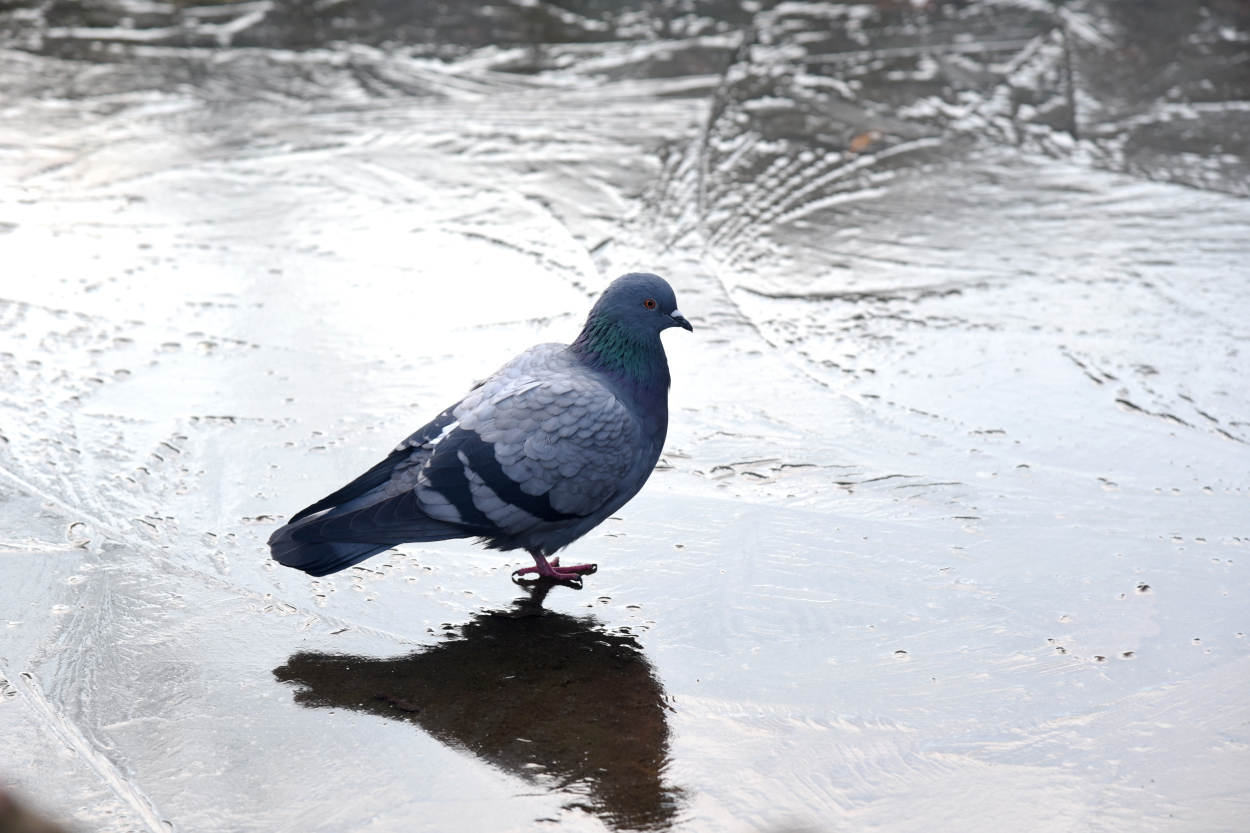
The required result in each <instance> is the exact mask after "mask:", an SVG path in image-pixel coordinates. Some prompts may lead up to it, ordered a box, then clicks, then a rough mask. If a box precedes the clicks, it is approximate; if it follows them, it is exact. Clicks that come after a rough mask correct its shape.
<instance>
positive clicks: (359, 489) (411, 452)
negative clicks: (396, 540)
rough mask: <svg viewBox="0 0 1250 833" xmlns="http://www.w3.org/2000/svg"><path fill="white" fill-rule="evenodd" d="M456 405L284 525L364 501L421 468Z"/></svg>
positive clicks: (453, 418)
mask: <svg viewBox="0 0 1250 833" xmlns="http://www.w3.org/2000/svg"><path fill="white" fill-rule="evenodd" d="M459 405H460V403H459V402H457V403H456V404H455V405H452V406H451V407H450V408H448V409H447V410H445V411H443V412H442V413H441V414H439V415H438V416H436V417H434V419H432V420H430V422H429V423H427V424H426V425H425V426H423V427H422V428H420V429H418V430H417V431H416V432H415V433H413V435H412V436H410V437H409V438H408V439H406V440H404V441H403V442H402V443H400V444H399V445H397V446H396V447H395V450H394V451H392V452H391V453H390V455H388V456H387V458H386V459H385V460H383V461H382V462H380V463H378V464H377V465H376V466H374V467H373V468H371V469H369V470H368V471H367V472H365V473H364V474H362V475H360V477H357V478H356V479H355V480H353V481H352V482H351V483H348V484H347V485H346V486H344V487H343V488H341V489H339V490H338V491H337V492H335V493H334V494H331V495H327V496H326V497H323V498H322V499H321V500H319V501H317V502H316V503H314V504H313V505H311V506H309V507H307V508H305V509H301V510H300V511H299V512H298V513H296V514H295V515H294V516H293V517H292V518H291V520H289V521H288V522H287V523H291V524H293V523H295V522H296V521H299V520H302V519H303V518H306V517H308V516H309V515H315V514H316V513H318V512H320V511H322V510H323V509H333V508H336V507H339V506H342V505H344V504H347V503H349V502H350V501H353V500H356V499H357V498H360V497H364V496H365V495H368V494H369V493H370V492H373V491H375V490H377V489H378V488H379V487H380V486H383V485H385V484H387V483H389V482H390V481H391V480H392V479H393V478H395V476H396V475H397V474H399V475H401V476H402V473H403V471H404V470H405V469H409V468H412V467H420V466H421V465H422V464H423V463H424V462H425V461H426V460H427V459H428V458H429V456H430V451H431V449H432V448H433V445H432V443H433V442H434V441H435V440H437V439H438V438H439V437H440V436H441V435H442V433H443V431H444V430H445V429H446V428H447V426H449V425H451V424H453V423H454V422H455V421H456V417H455V416H454V411H455V410H456V408H457V407H459Z"/></svg>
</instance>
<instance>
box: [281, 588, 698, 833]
mask: <svg viewBox="0 0 1250 833" xmlns="http://www.w3.org/2000/svg"><path fill="white" fill-rule="evenodd" d="M529 584H530V586H528V587H527V589H528V590H529V595H528V596H527V597H525V598H523V599H520V600H518V601H517V602H516V603H515V604H514V606H513V607H512V608H511V609H510V610H506V611H497V612H487V613H481V614H477V615H476V616H474V617H473V618H472V619H471V620H470V621H469V622H467V623H466V624H464V625H463V626H462V627H461V628H460V629H459V631H458V632H457V633H454V634H452V635H451V636H450V638H448V639H447V640H446V641H444V642H440V643H438V644H436V645H431V646H428V647H425V648H421V649H419V650H417V651H414V652H412V653H410V654H406V655H404V656H399V657H392V658H386V659H378V658H374V657H359V656H345V655H342V654H324V653H313V652H300V653H296V654H294V655H292V656H291V657H290V659H288V660H287V662H286V664H285V665H282V666H280V667H278V668H276V669H274V672H273V673H274V676H275V677H277V678H278V679H279V680H280V681H282V682H286V683H292V684H294V685H296V686H298V687H299V688H298V690H297V691H296V692H295V702H297V703H299V704H300V705H302V706H305V707H308V708H330V709H350V710H354V711H360V712H367V713H370V714H376V715H381V716H383V717H387V718H390V719H392V720H397V721H406V722H409V723H414V724H416V725H417V726H419V727H420V728H421V729H423V730H425V731H426V732H428V733H429V734H431V735H433V736H434V737H435V738H437V739H438V740H439V741H441V742H443V743H444V744H446V745H448V746H450V747H452V748H454V749H463V750H468V751H469V752H472V753H473V754H474V755H476V756H478V757H479V758H481V759H482V760H484V761H486V762H487V763H490V764H492V765H494V766H496V767H498V768H500V769H502V770H504V771H506V772H508V773H510V774H512V775H515V776H517V777H519V778H521V779H523V780H524V781H526V782H527V783H529V784H532V785H534V786H537V787H540V788H543V789H547V790H551V791H557V792H561V793H564V794H567V795H568V797H569V800H568V801H567V802H566V804H565V806H566V807H568V808H574V807H578V808H581V809H583V810H586V811H588V812H590V813H593V814H594V815H596V816H598V817H599V818H600V819H602V821H603V822H604V823H605V824H606V825H607V826H608V827H610V828H611V829H613V830H654V831H659V830H667V829H668V828H670V827H672V825H673V824H674V823H675V822H676V820H677V816H678V813H679V810H680V807H681V805H682V803H683V796H682V790H681V789H680V788H677V787H675V786H673V785H671V784H669V783H668V782H667V780H666V778H665V770H666V767H667V765H668V761H669V751H668V747H669V734H670V733H669V728H668V721H667V713H668V711H669V710H671V707H670V706H668V704H667V702H666V696H665V693H664V689H663V687H662V686H661V685H660V682H659V680H658V679H657V678H656V675H655V672H654V669H653V667H652V666H651V663H650V662H649V661H648V660H647V658H646V656H645V655H644V654H643V651H642V647H641V646H640V645H639V644H638V642H637V640H635V639H634V637H633V636H631V635H629V634H627V633H620V632H609V631H606V630H605V629H604V628H603V626H602V624H601V623H600V622H598V621H597V620H596V619H595V618H594V617H592V616H570V615H567V614H563V613H556V612H554V611H550V610H546V609H544V608H543V607H542V599H543V597H544V596H545V595H546V593H547V591H548V590H550V589H551V586H552V584H553V583H551V582H533V583H529Z"/></svg>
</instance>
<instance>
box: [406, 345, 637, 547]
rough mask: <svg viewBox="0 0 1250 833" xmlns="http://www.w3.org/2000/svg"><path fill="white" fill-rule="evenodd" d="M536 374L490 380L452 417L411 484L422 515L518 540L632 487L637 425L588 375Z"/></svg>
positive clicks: (564, 369)
mask: <svg viewBox="0 0 1250 833" xmlns="http://www.w3.org/2000/svg"><path fill="white" fill-rule="evenodd" d="M544 370H546V371H547V372H541V373H536V374H534V375H537V377H538V378H534V375H530V376H528V378H527V376H526V375H521V376H520V378H516V377H510V376H508V375H507V374H499V375H497V376H496V377H493V378H492V379H491V380H489V381H488V383H487V384H486V385H484V386H483V387H482V388H480V389H479V390H478V391H475V392H474V393H472V394H470V395H469V396H468V397H466V398H465V399H464V400H463V401H462V402H461V403H460V405H459V406H458V407H457V408H456V409H455V416H456V418H457V420H458V424H457V425H456V427H455V428H453V429H452V430H451V431H450V432H449V433H447V434H446V435H445V436H444V437H443V438H442V439H440V440H439V441H438V442H437V443H436V444H435V445H434V450H433V453H432V454H431V455H430V458H429V459H428V460H427V461H426V462H425V464H424V465H423V466H422V467H421V470H420V472H419V473H418V475H417V479H416V483H415V492H416V495H417V499H418V501H419V502H420V505H421V508H422V510H423V511H424V512H425V513H426V514H428V515H430V516H431V517H433V518H437V519H439V520H442V521H446V522H448V523H455V524H467V525H471V526H474V527H477V528H492V529H494V530H498V532H496V533H495V534H496V535H500V534H502V535H518V534H521V533H524V532H527V531H530V530H533V529H534V528H535V527H536V526H538V525H539V524H542V523H559V522H563V521H575V520H580V519H582V518H586V517H589V516H591V515H593V514H595V512H597V511H598V510H600V509H602V508H603V507H604V506H605V505H606V504H607V503H608V502H609V501H610V500H611V499H612V498H613V496H615V495H617V494H618V493H619V492H621V491H622V490H628V489H630V488H631V487H632V485H633V484H631V483H628V482H626V481H627V480H628V478H629V477H630V475H631V472H632V471H633V469H634V468H635V464H636V460H637V458H638V456H639V454H641V453H642V440H641V430H640V428H639V425H638V421H637V419H636V418H635V417H634V416H633V414H631V413H630V411H629V409H628V408H627V407H626V406H625V405H624V404H623V403H622V402H620V400H618V399H617V398H616V397H615V396H614V395H613V394H612V392H611V391H610V390H609V389H608V388H607V387H606V386H605V385H604V384H603V383H602V382H601V381H599V379H598V378H597V377H596V376H594V375H593V374H590V373H586V372H580V373H579V372H576V371H577V370H578V369H577V368H570V367H568V366H560V365H559V364H556V366H555V367H554V368H549V369H544ZM570 371H573V372H570Z"/></svg>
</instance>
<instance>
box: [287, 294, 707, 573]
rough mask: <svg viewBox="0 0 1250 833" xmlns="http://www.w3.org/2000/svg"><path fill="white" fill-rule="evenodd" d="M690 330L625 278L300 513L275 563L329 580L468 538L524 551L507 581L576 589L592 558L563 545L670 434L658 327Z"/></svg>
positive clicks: (593, 520) (650, 461)
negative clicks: (529, 579) (551, 337)
mask: <svg viewBox="0 0 1250 833" xmlns="http://www.w3.org/2000/svg"><path fill="white" fill-rule="evenodd" d="M670 327H681V328H683V329H685V330H689V331H691V332H693V331H694V327H692V326H691V325H690V322H689V321H687V320H686V318H685V316H683V315H682V314H681V312H680V311H679V310H678V309H677V298H676V296H675V295H674V294H673V289H672V287H670V286H669V285H668V282H667V281H665V280H664V279H663V278H661V277H659V276H657V275H652V274H649V273H644V272H632V273H630V274H628V275H623V276H621V277H619V278H617V279H616V280H615V281H613V282H612V283H611V284H610V285H609V286H608V288H607V289H606V290H604V292H603V294H602V295H600V296H599V299H598V300H597V301H596V302H595V304H594V306H593V307H592V308H591V310H590V314H589V315H588V316H587V317H586V324H585V325H584V326H583V327H582V331H581V333H580V334H579V335H578V336H577V339H576V340H574V342H573V343H572V344H539V345H536V346H534V347H531V348H529V349H528V350H526V351H525V352H523V353H521V354H520V355H519V356H517V357H516V358H514V359H513V360H512V361H510V362H508V363H507V364H505V365H504V366H503V367H501V368H500V369H499V370H497V371H496V372H495V373H494V374H492V375H491V376H490V377H489V378H487V379H486V380H485V381H483V382H480V383H479V384H477V385H476V386H474V387H473V389H472V390H470V391H469V393H468V395H467V396H465V397H464V398H463V399H461V400H460V401H459V402H457V403H456V404H454V405H452V406H451V407H450V408H448V409H447V410H445V411H443V412H442V413H441V414H439V415H438V416H436V417H435V418H434V419H433V420H431V421H430V423H429V424H427V425H426V426H425V427H423V428H421V429H420V430H418V431H417V432H416V433H414V434H413V435H412V436H410V437H408V439H406V440H404V441H403V442H401V443H400V444H399V445H398V446H397V447H396V448H395V450H394V451H392V452H391V454H390V456H388V457H387V458H386V459H385V460H383V461H382V462H380V463H378V464H377V465H376V466H374V467H373V468H371V469H369V471H367V472H365V473H364V474H362V475H361V476H360V477H358V478H356V479H355V480H353V481H352V482H351V483H349V484H347V485H346V486H344V487H343V488H341V489H339V490H338V491H337V492H334V493H333V494H331V495H328V496H327V497H324V498H322V499H321V500H319V501H317V502H316V503H314V504H312V505H311V506H309V507H307V508H306V509H303V510H302V511H300V512H299V513H298V514H296V515H295V516H294V517H292V518H291V520H290V521H289V522H288V523H287V524H286V525H284V526H282V527H280V528H279V529H278V530H277V531H276V532H274V534H273V535H272V536H270V538H269V548H270V553H271V554H272V556H273V558H274V560H275V561H277V562H278V563H280V564H283V565H285V566H287V567H294V568H296V569H299V570H303V571H304V572H306V573H308V574H309V575H313V576H324V575H329V574H330V573H336V572H338V571H339V570H344V569H346V568H348V567H350V566H352V565H353V564H358V563H360V562H361V561H364V560H365V559H366V558H369V557H370V556H372V555H376V554H377V553H380V552H383V551H384V550H387V549H390V548H391V547H393V546H395V545H396V544H402V543H408V542H423V541H444V540H447V539H450V538H476V539H478V542H479V543H481V544H483V545H485V546H486V547H487V548H489V549H496V550H504V551H507V550H517V549H524V550H526V551H527V552H528V553H529V554H530V555H531V556H533V558H534V566H533V567H524V568H522V569H520V570H516V571H515V572H514V573H513V575H514V576H525V575H528V574H531V573H533V574H536V575H537V576H539V577H540V578H542V579H551V580H555V581H562V582H569V583H574V584H580V582H581V577H582V576H583V575H588V574H590V573H594V572H595V571H596V570H597V569H598V567H597V565H595V564H578V565H573V566H563V567H562V566H560V559H559V558H558V557H556V558H553V559H552V560H550V561H548V560H547V559H548V556H551V555H553V554H554V553H556V552H558V551H560V550H562V549H563V548H565V547H567V546H568V545H569V544H571V543H573V542H574V541H576V540H577V539H578V538H581V537H582V536H583V535H585V534H586V533H587V532H589V531H590V530H592V529H594V528H595V527H596V526H598V525H599V524H601V523H602V522H603V521H604V520H605V519H606V518H608V517H609V516H611V515H612V514H613V513H614V512H616V511H617V510H618V509H620V508H621V507H622V506H624V505H625V504H626V503H627V502H629V500H630V499H631V498H633V496H634V495H636V494H638V491H639V490H640V489H641V488H642V486H643V484H644V483H646V482H647V478H648V477H650V476H651V472H652V470H653V469H654V468H655V464H656V462H657V461H658V460H659V458H660V451H661V449H663V447H664V437H665V434H666V433H667V431H668V389H669V386H670V384H671V377H670V376H669V370H668V359H667V357H666V356H665V354H664V345H663V344H662V343H661V341H660V333H661V332H663V331H664V330H666V329H668V328H670Z"/></svg>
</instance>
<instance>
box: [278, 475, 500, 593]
mask: <svg viewBox="0 0 1250 833" xmlns="http://www.w3.org/2000/svg"><path fill="white" fill-rule="evenodd" d="M361 502H362V501H360V500H354V501H351V502H349V503H348V504H346V505H344V506H340V507H337V508H335V509H331V510H329V511H325V512H321V513H318V514H316V515H310V516H305V517H303V518H300V519H298V520H296V521H293V522H291V523H288V524H287V525H286V526H283V527H281V528H279V529H278V530H277V531H276V532H274V534H273V535H271V536H270V537H269V552H270V554H271V555H272V556H273V560H274V561H277V562H278V563H279V564H282V565H285V566H287V567H294V568H295V569H297V570H303V571H304V572H306V573H308V574H309V575H313V576H325V575H329V574H330V573H337V572H338V571H339V570H346V569H347V568H348V567H350V566H352V565H353V564H359V563H360V562H361V561H364V560H365V559H366V558H368V557H369V556H371V555H376V554H378V553H380V552H382V551H384V550H388V549H390V548H391V547H393V546H395V545H396V544H403V543H410V542H420V541H445V540H447V539H448V538H468V537H471V536H474V535H477V534H479V533H477V532H476V531H474V530H472V529H466V528H464V527H460V526H453V525H452V524H449V523H444V522H443V521H439V520H435V519H434V518H431V517H430V516H429V515H427V514H425V513H424V512H422V511H421V508H420V506H419V505H418V503H417V500H416V496H415V495H414V494H413V493H412V492H405V493H403V494H402V495H398V496H396V497H393V498H386V499H383V500H379V501H377V502H376V503H370V504H367V505H365V506H360V503H361Z"/></svg>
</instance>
